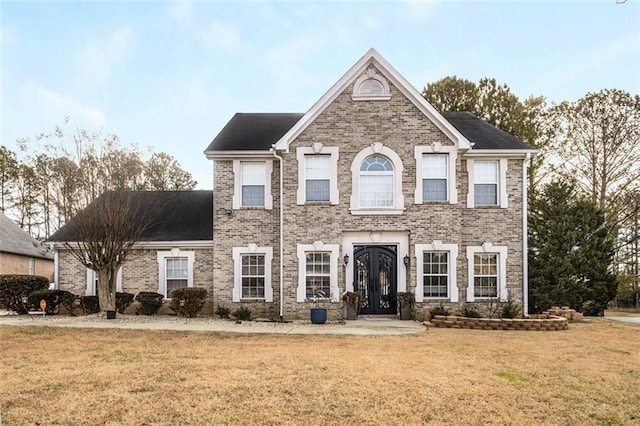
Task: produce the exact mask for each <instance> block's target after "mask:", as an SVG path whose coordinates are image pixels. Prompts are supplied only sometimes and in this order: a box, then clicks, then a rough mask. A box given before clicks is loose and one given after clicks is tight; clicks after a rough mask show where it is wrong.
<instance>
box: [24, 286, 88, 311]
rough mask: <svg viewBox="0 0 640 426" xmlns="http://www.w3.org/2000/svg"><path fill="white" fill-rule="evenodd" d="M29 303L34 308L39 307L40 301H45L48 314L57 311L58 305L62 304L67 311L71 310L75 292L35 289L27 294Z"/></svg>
mask: <svg viewBox="0 0 640 426" xmlns="http://www.w3.org/2000/svg"><path fill="white" fill-rule="evenodd" d="M28 299H29V304H30V305H31V306H33V307H34V308H36V309H37V308H39V307H40V301H41V300H44V301H45V302H47V307H46V308H45V312H46V313H47V314H48V315H53V314H57V313H58V309H59V307H60V306H63V307H65V308H66V309H67V311H71V306H73V301H74V300H76V296H75V294H73V293H71V292H69V291H64V290H36V291H34V292H33V293H31V294H30V295H29V296H28Z"/></svg>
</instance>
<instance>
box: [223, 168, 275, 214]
mask: <svg viewBox="0 0 640 426" xmlns="http://www.w3.org/2000/svg"><path fill="white" fill-rule="evenodd" d="M242 163H265V167H264V170H265V176H264V207H243V206H242ZM272 173H273V160H264V159H255V160H251V159H246V160H233V181H234V183H233V201H232V208H233V209H234V210H238V209H262V208H263V209H265V210H272V209H273V194H271V174H272Z"/></svg>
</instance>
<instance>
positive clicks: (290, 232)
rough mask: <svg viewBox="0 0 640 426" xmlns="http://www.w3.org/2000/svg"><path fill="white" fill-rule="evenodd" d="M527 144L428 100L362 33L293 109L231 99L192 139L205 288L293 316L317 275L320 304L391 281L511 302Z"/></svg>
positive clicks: (382, 308)
mask: <svg viewBox="0 0 640 426" xmlns="http://www.w3.org/2000/svg"><path fill="white" fill-rule="evenodd" d="M534 152H535V151H533V150H532V149H531V148H530V147H529V146H527V145H526V144H524V143H523V142H522V141H520V140H519V139H517V138H515V137H514V136H512V135H509V134H507V133H505V132H502V131H501V130H499V129H496V128H495V127H493V126H491V125H489V124H487V123H486V122H484V121H482V120H480V119H479V118H477V117H475V116H473V115H471V114H469V113H439V112H438V111H437V110H436V109H435V108H433V107H432V106H431V105H430V104H429V103H428V102H427V101H425V99H424V98H423V97H422V96H421V95H420V93H419V92H418V91H417V90H415V89H414V88H413V87H412V86H411V85H410V84H409V83H408V82H407V81H406V80H405V79H404V78H403V77H402V76H401V75H400V74H399V73H398V72H397V71H396V70H395V69H394V68H393V67H392V66H391V65H390V64H389V63H388V62H387V61H386V60H385V59H383V58H382V57H381V56H380V54H379V53H378V52H376V51H375V50H373V49H371V50H370V51H369V52H367V53H366V54H365V56H363V57H362V58H361V59H360V60H359V61H358V62H357V63H356V64H355V65H354V66H353V67H351V69H349V71H347V73H346V74H345V75H344V76H343V77H342V78H341V79H340V80H339V81H338V82H337V83H335V84H334V85H333V87H331V88H330V89H329V91H328V92H326V93H325V95H324V96H322V98H321V99H320V100H318V102H316V103H315V105H313V106H312V107H311V109H310V110H309V111H308V112H307V113H306V114H236V115H235V116H234V117H233V118H232V119H231V121H230V122H229V123H228V124H227V125H226V126H225V127H224V128H223V129H222V131H221V132H220V133H219V134H218V136H216V138H215V139H214V140H213V142H212V143H211V144H210V145H209V147H208V148H207V150H206V151H205V154H206V156H207V158H209V159H211V160H213V161H214V191H213V193H214V201H213V205H214V211H213V216H214V228H213V241H214V244H215V248H214V255H213V256H214V259H213V263H214V265H215V266H214V274H213V275H214V276H213V282H214V284H213V285H214V298H215V299H216V300H217V301H218V302H220V303H242V304H245V303H246V304H249V305H251V308H252V309H253V310H255V311H257V312H260V311H264V309H267V308H268V307H269V306H270V305H271V304H272V303H273V304H275V305H277V307H278V308H279V312H280V315H285V316H291V315H295V316H302V315H305V314H306V312H308V309H309V303H310V300H312V298H313V294H314V291H315V292H317V291H318V290H321V291H322V292H323V293H324V294H326V295H327V297H328V298H329V300H330V302H329V301H327V302H328V303H326V305H327V306H328V307H334V308H336V309H335V312H333V314H332V315H333V316H334V317H335V316H338V315H339V309H338V308H339V307H340V305H339V303H338V302H339V301H340V299H341V297H340V296H341V294H342V293H343V292H344V291H356V292H359V293H360V294H361V295H362V296H363V303H362V305H361V312H362V313H368V314H390V313H395V312H396V298H395V295H396V293H397V292H403V291H410V292H414V293H415V296H416V301H417V303H418V305H420V306H427V305H438V304H439V303H441V302H442V303H444V304H445V305H448V304H455V305H457V304H458V303H460V302H477V303H480V304H482V303H483V302H487V301H489V300H491V299H494V300H495V299H496V298H499V299H502V300H506V299H507V298H508V299H511V300H513V301H515V302H517V303H518V304H522V303H523V301H525V302H526V272H525V268H526V246H525V245H524V244H526V238H525V237H524V236H525V235H526V178H525V177H526V167H527V163H528V160H529V157H530V156H531V155H532V154H533V153H534ZM525 306H526V303H525ZM271 309H273V307H271Z"/></svg>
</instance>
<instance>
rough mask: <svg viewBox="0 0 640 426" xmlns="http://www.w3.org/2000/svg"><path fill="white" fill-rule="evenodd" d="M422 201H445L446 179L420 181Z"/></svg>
mask: <svg viewBox="0 0 640 426" xmlns="http://www.w3.org/2000/svg"><path fill="white" fill-rule="evenodd" d="M422 200H423V201H447V180H446V179H423V180H422Z"/></svg>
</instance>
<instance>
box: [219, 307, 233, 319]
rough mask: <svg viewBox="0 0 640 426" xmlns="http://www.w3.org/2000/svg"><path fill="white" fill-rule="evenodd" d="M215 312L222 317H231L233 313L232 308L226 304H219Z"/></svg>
mask: <svg viewBox="0 0 640 426" xmlns="http://www.w3.org/2000/svg"><path fill="white" fill-rule="evenodd" d="M215 314H216V315H217V316H219V317H220V318H226V319H228V318H229V314H231V309H229V308H227V307H226V306H220V305H218V306H217V307H216V311H215Z"/></svg>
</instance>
